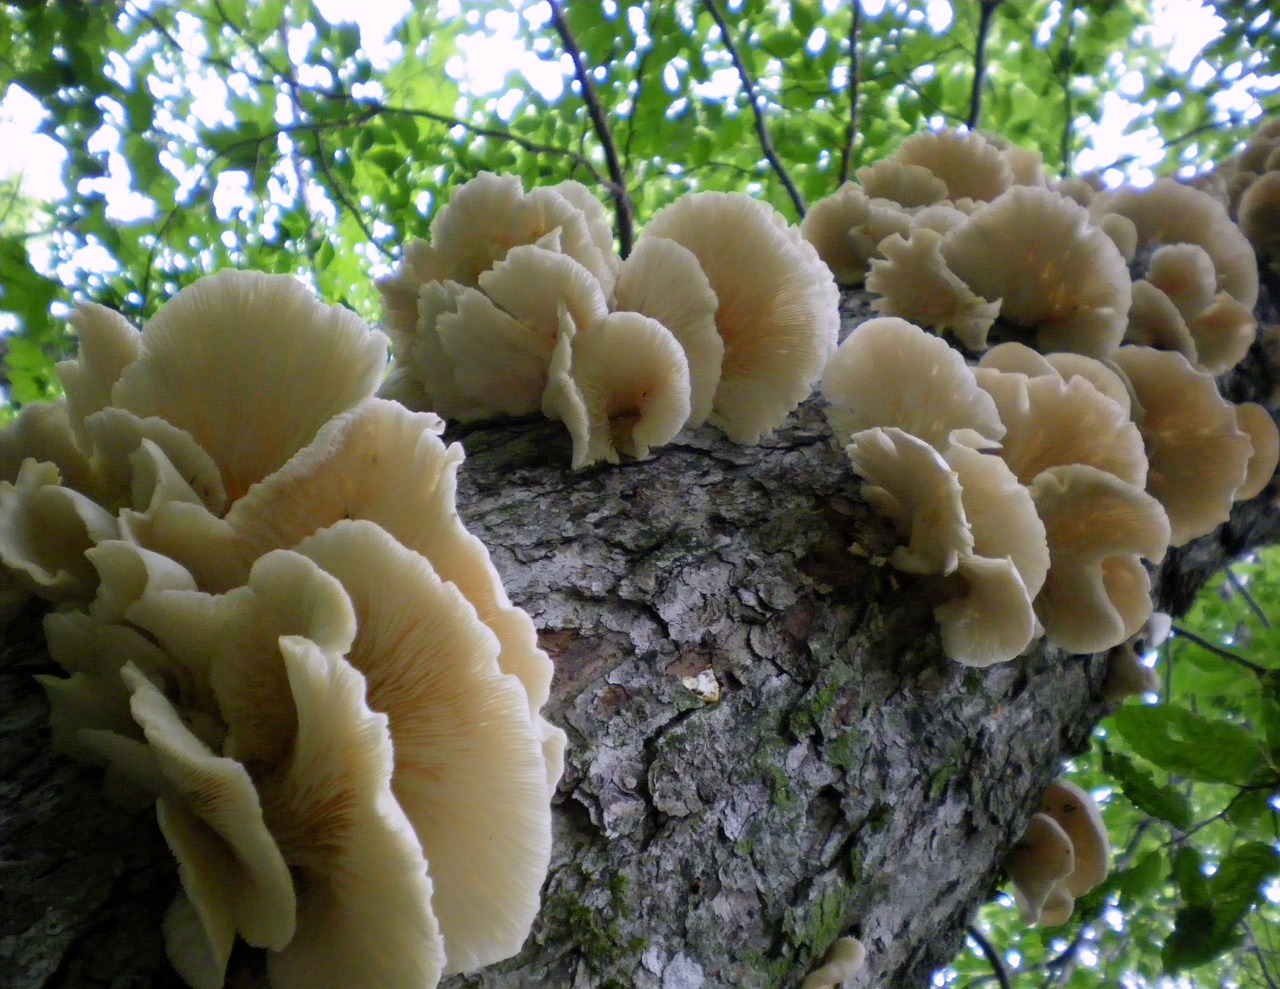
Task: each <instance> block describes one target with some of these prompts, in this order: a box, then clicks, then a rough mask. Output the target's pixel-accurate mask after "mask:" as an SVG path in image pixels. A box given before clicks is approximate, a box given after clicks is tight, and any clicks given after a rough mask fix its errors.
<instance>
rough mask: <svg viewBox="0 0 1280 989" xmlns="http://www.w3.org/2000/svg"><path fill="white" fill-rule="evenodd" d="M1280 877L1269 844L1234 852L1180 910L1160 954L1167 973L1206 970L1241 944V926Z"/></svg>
mask: <svg viewBox="0 0 1280 989" xmlns="http://www.w3.org/2000/svg"><path fill="white" fill-rule="evenodd" d="M1278 873H1280V855H1277V853H1276V851H1275V849H1274V848H1272V847H1271V846H1270V845H1268V844H1264V843H1263V842H1260V841H1254V842H1248V843H1246V844H1243V845H1239V846H1237V847H1236V848H1235V849H1233V850H1232V851H1231V853H1230V854H1229V855H1227V857H1226V858H1224V859H1223V860H1222V861H1221V862H1220V863H1219V864H1218V869H1217V871H1216V872H1215V873H1214V874H1213V876H1212V877H1211V878H1210V879H1208V880H1207V882H1203V883H1201V884H1198V885H1196V886H1195V888H1194V890H1193V892H1194V895H1195V897H1196V901H1195V902H1193V903H1189V904H1188V905H1186V906H1184V907H1183V908H1181V909H1180V910H1179V911H1178V913H1177V916H1176V918H1175V921H1174V928H1173V933H1172V934H1171V935H1170V936H1169V939H1168V941H1166V942H1165V946H1164V950H1163V951H1162V952H1161V959H1162V961H1163V963H1164V968H1165V971H1166V972H1176V971H1179V970H1181V969H1185V968H1194V967H1196V966H1198V965H1203V964H1205V963H1206V962H1210V961H1213V959H1215V958H1217V957H1219V956H1220V955H1222V954H1224V953H1225V952H1226V951H1228V950H1229V949H1231V948H1233V947H1234V946H1235V945H1236V944H1238V943H1239V942H1240V940H1241V938H1242V936H1243V935H1242V932H1241V931H1240V929H1239V925H1240V921H1242V920H1243V919H1244V917H1245V915H1246V914H1247V913H1248V912H1249V910H1250V909H1252V908H1253V906H1254V905H1255V904H1257V903H1259V902H1261V900H1262V884H1263V883H1265V882H1266V881H1267V880H1268V879H1271V878H1272V877H1274V876H1275V875H1277V874H1278ZM1201 878H1202V879H1203V877H1201ZM1179 887H1180V888H1182V886H1181V883H1180V884H1179ZM1184 898H1185V895H1184Z"/></svg>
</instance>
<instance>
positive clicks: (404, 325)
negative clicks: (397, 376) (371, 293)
mask: <svg viewBox="0 0 1280 989" xmlns="http://www.w3.org/2000/svg"><path fill="white" fill-rule="evenodd" d="M449 270H450V268H449V264H448V262H447V261H446V259H445V258H443V257H441V256H440V252H439V251H437V250H436V249H435V248H434V247H432V246H431V245H430V244H428V243H427V242H426V241H425V240H417V239H414V240H411V241H409V242H408V243H407V244H405V245H404V254H403V255H402V256H401V258H400V263H399V264H398V265H396V268H395V271H393V272H392V273H391V274H390V275H387V276H385V277H383V278H379V279H378V282H377V285H378V291H379V292H380V293H381V294H382V310H383V316H384V317H385V324H384V325H385V327H386V334H387V336H388V337H389V338H390V339H391V344H392V346H393V347H394V348H395V352H396V356H397V357H399V356H400V354H401V353H402V352H405V351H407V350H408V349H409V347H410V346H411V344H412V341H413V340H414V338H415V337H416V336H417V334H418V316H419V312H418V299H419V293H420V292H421V291H422V289H423V288H425V287H426V286H427V285H429V284H431V283H432V282H442V281H445V280H447V279H448V278H449Z"/></svg>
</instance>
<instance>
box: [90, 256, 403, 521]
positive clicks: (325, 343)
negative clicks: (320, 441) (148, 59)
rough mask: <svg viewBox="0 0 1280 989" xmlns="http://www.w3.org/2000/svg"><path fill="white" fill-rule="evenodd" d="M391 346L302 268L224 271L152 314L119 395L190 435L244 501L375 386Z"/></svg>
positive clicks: (129, 407)
mask: <svg viewBox="0 0 1280 989" xmlns="http://www.w3.org/2000/svg"><path fill="white" fill-rule="evenodd" d="M386 349H387V340H386V338H385V337H384V336H383V335H382V334H381V333H377V332H371V331H370V330H369V328H368V327H366V326H365V324H364V323H363V322H362V321H361V320H360V318H359V317H358V316H356V315H355V313H353V312H351V311H350V310H347V309H343V308H342V307H339V306H326V305H324V304H322V303H320V302H319V301H317V300H316V298H315V296H314V295H313V294H312V293H311V291H310V290H309V289H307V288H306V286H304V285H302V284H301V283H300V282H298V281H297V280H295V279H294V278H292V277H289V276H285V275H264V274H260V273H258V272H250V271H235V270H225V271H221V272H219V273H217V274H215V275H210V276H208V277H205V278H202V279H200V280H199V281H198V282H196V283H194V284H192V285H190V286H188V287H187V288H185V289H183V290H182V291H180V292H179V293H178V294H177V295H175V296H174V297H173V298H172V299H170V300H169V302H167V303H166V304H165V305H164V306H163V307H162V308H161V310H160V312H158V313H157V314H156V315H155V316H154V317H153V318H152V319H151V321H150V322H149V323H148V324H147V326H146V328H145V329H144V330H143V332H142V337H141V341H140V349H139V356H138V359H137V360H136V361H134V362H133V363H132V364H131V365H129V366H128V367H127V368H125V369H124V371H123V373H122V374H121V376H120V380H119V381H117V382H116V384H115V387H114V388H113V389H112V404H113V405H114V406H117V407H119V408H122V409H125V410H126V411H128V412H132V413H133V414H134V415H136V416H138V417H140V418H146V417H148V416H158V417H160V418H161V419H164V420H165V421H166V422H168V423H169V424H171V425H172V426H174V427H176V428H178V429H182V430H186V431H187V432H188V433H190V434H191V435H192V436H193V437H194V438H195V440H196V442H197V443H198V444H199V445H200V446H201V447H202V448H203V449H204V450H205V451H207V452H208V453H209V455H210V456H211V457H212V458H213V460H214V462H215V463H216V464H217V465H218V468H219V470H220V471H221V473H222V480H223V484H224V487H225V489H226V491H227V495H228V497H229V498H230V499H231V500H233V501H234V500H235V499H236V498H238V497H240V496H242V495H243V494H244V492H245V491H246V490H247V489H248V487H249V485H250V484H252V483H254V482H255V481H259V480H261V479H262V478H264V477H266V476H267V475H268V474H270V473H271V472H272V471H274V470H276V469H277V468H278V467H280V466H281V465H282V464H284V462H285V461H286V460H288V459H289V457H291V456H292V455H293V454H294V453H295V452H296V451H298V450H299V449H301V448H302V447H303V446H305V445H306V444H307V443H308V442H310V440H311V438H312V437H313V436H314V435H315V433H316V430H317V429H319V428H320V426H321V425H323V424H324V423H325V422H327V421H328V420H329V419H330V418H332V417H333V416H334V415H336V414H338V413H339V412H341V411H343V410H344V409H346V408H349V407H350V406H352V405H354V404H355V403H356V402H358V401H360V400H361V399H362V398H365V397H366V396H368V395H371V394H373V391H374V389H376V388H377V386H378V384H379V382H380V381H381V378H382V374H383V371H384V370H385V367H386ZM215 372H216V373H215ZM246 424H252V425H250V426H249V428H246Z"/></svg>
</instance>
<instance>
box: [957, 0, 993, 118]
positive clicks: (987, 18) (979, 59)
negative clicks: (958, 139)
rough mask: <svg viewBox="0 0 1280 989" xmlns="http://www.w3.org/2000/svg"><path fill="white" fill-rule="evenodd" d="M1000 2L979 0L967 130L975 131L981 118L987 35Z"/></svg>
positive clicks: (985, 74) (985, 73) (985, 72)
mask: <svg viewBox="0 0 1280 989" xmlns="http://www.w3.org/2000/svg"><path fill="white" fill-rule="evenodd" d="M1000 4H1001V0H980V2H979V4H978V40H977V43H976V44H975V46H974V51H973V92H972V93H971V94H970V96H969V116H968V117H967V118H966V119H965V124H966V125H967V126H968V128H969V130H977V127H978V118H979V117H981V116H982V86H983V84H984V83H985V82H986V77H987V34H988V33H989V32H990V30H991V17H992V15H993V14H995V12H996V8H997V7H999V6H1000Z"/></svg>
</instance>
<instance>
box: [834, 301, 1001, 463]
mask: <svg viewBox="0 0 1280 989" xmlns="http://www.w3.org/2000/svg"><path fill="white" fill-rule="evenodd" d="M822 394H823V396H824V397H825V398H826V400H827V401H828V402H830V403H831V408H830V409H828V410H827V418H828V419H830V420H831V428H832V430H833V431H834V432H835V434H836V439H837V441H841V442H843V441H844V440H846V439H847V438H848V437H849V436H850V435H851V434H852V433H856V432H858V431H859V430H862V429H869V428H871V427H873V426H894V427H897V428H899V429H903V430H905V431H906V432H908V433H911V434H912V435H913V436H917V437H919V438H920V439H922V440H924V441H925V442H926V443H928V444H930V445H931V446H933V447H934V448H935V449H938V450H945V449H946V448H947V447H948V446H950V444H951V443H952V442H953V438H955V439H956V440H958V441H959V442H962V443H964V444H965V445H967V446H992V445H995V443H996V442H997V441H999V439H1000V438H1001V437H1002V436H1003V435H1004V426H1003V425H1001V423H1000V417H999V414H998V413H997V411H996V405H995V402H993V401H992V399H991V396H990V395H988V394H987V393H986V392H985V391H983V390H982V389H981V388H979V387H978V382H977V380H976V379H975V377H974V374H973V369H972V368H970V367H969V366H968V365H967V364H965V362H964V358H963V357H961V356H960V354H959V353H958V352H957V351H955V350H953V349H952V348H951V347H949V346H947V344H946V341H944V340H942V339H940V338H939V337H936V336H933V335H932V334H929V333H926V332H925V331H924V330H922V329H920V327H918V326H913V325H912V324H911V323H908V322H907V321H906V320H903V319H897V318H895V317H889V316H885V317H880V318H878V319H871V320H868V321H867V322H865V323H862V324H861V325H860V326H858V327H857V328H855V329H854V331H853V332H852V333H851V334H849V336H848V337H847V338H846V339H845V341H844V343H842V344H841V345H840V347H839V349H838V350H837V351H836V352H835V354H834V355H833V356H832V358H831V360H830V362H829V363H828V364H827V369H826V371H825V372H824V374H823V377H822ZM957 431H959V432H957Z"/></svg>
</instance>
